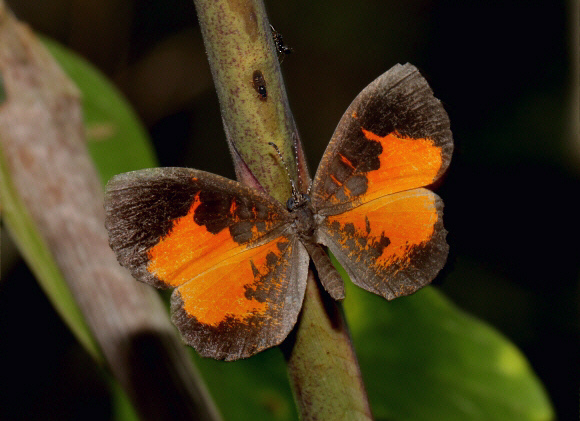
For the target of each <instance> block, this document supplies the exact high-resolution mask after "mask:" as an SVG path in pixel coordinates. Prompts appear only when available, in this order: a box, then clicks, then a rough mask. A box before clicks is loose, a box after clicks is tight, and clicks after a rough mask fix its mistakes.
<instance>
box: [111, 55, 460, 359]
mask: <svg viewBox="0 0 580 421" xmlns="http://www.w3.org/2000/svg"><path fill="white" fill-rule="evenodd" d="M452 151H453V141H452V135H451V131H450V128H449V119H448V116H447V113H446V112H445V110H444V108H443V106H442V104H441V103H440V101H439V100H437V99H436V98H435V97H434V96H433V92H432V90H431V88H430V87H429V85H428V84H427V82H426V81H425V79H424V78H423V77H422V76H421V75H420V73H419V71H418V70H417V69H416V68H415V67H413V66H412V65H410V64H406V65H396V66H394V67H393V68H391V69H390V70H389V71H387V72H386V73H384V74H383V75H381V76H380V77H378V78H377V79H376V80H375V81H373V82H372V83H371V84H370V85H368V86H367V87H366V88H365V89H364V90H363V91H362V92H361V93H360V94H359V95H358V96H357V97H356V98H355V100H354V101H353V102H352V104H351V105H350V106H349V108H348V109H347V111H346V112H345V114H344V116H343V117H342V119H341V120H340V123H339V124H338V127H337V129H336V131H335V133H334V135H333V136H332V139H331V141H330V143H329V145H328V147H327V149H326V151H325V153H324V155H323V157H322V160H321V162H320V165H319V167H318V170H317V172H316V176H315V177H314V179H313V181H312V184H311V186H310V187H309V189H308V191H307V192H300V191H297V190H296V189H294V192H293V195H292V197H291V198H290V199H289V200H288V203H287V204H286V206H284V205H283V204H282V203H280V202H279V201H277V200H275V199H274V198H272V197H270V196H269V195H268V194H266V193H263V192H261V191H258V190H255V189H252V188H249V187H247V186H244V185H242V184H240V183H238V182H235V181H232V180H229V179H226V178H224V177H220V176H218V175H214V174H210V173H207V172H204V171H199V170H195V169H188V168H154V169H146V170H140V171H134V172H130V173H125V174H120V175H117V176H115V177H114V178H112V179H111V180H110V181H109V183H108V184H107V187H106V193H105V210H106V220H105V225H106V228H107V230H108V232H109V243H110V245H111V247H112V249H113V250H114V252H115V253H116V255H117V259H118V261H119V262H120V264H121V265H122V266H124V267H126V268H128V269H129V270H130V271H131V273H132V275H133V276H134V277H135V278H136V279H137V280H139V281H142V282H145V283H148V284H150V285H153V286H155V287H158V288H174V291H173V294H172V296H171V311H172V320H173V322H174V324H175V325H176V326H177V327H178V329H179V330H180V332H181V334H182V336H183V338H184V340H185V342H186V343H187V344H189V345H191V346H192V347H194V348H195V349H196V350H197V351H198V353H200V354H201V355H202V356H205V357H213V358H216V359H225V360H236V359H239V358H246V357H249V356H251V355H253V354H255V353H257V352H259V351H262V350H264V349H266V348H269V347H271V346H274V345H278V344H280V343H281V342H282V341H283V340H284V339H285V338H286V336H287V335H288V333H289V332H290V331H291V330H292V328H293V326H294V324H295V323H296V320H297V317H298V314H299V312H300V309H301V306H302V301H303V298H304V292H305V288H306V278H307V274H308V268H309V262H310V259H312V260H313V262H314V266H315V268H316V270H317V272H318V273H319V277H320V280H321V283H322V285H323V286H324V288H325V289H326V291H327V292H328V293H329V294H330V295H331V296H332V297H333V298H334V299H337V300H340V299H342V298H344V285H343V281H342V279H341V278H340V275H339V274H338V273H337V272H336V271H335V270H334V269H333V267H332V264H331V262H330V260H329V257H328V255H327V252H326V250H325V247H327V248H328V249H329V250H330V251H331V252H332V253H333V254H334V256H335V257H336V259H337V260H338V261H339V262H340V264H341V265H342V266H343V267H344V269H345V270H346V272H347V274H348V275H349V276H350V279H351V280H352V282H354V283H355V284H356V285H358V286H359V287H361V288H364V289H365V290H367V291H370V292H372V293H375V294H378V295H381V296H383V297H385V298H386V299H388V300H391V299H393V298H396V297H399V296H403V295H408V294H411V293H413V292H415V291H417V290H418V289H419V288H421V287H423V286H424V285H426V284H428V283H429V282H431V281H432V280H433V278H434V277H435V276H436V275H437V273H438V272H439V270H440V269H441V268H442V266H443V265H444V263H445V261H446V259H447V254H448V245H447V243H446V234H447V231H446V230H445V228H444V227H443V220H442V218H443V203H442V201H441V199H440V198H439V197H438V196H437V195H436V194H435V193H433V192H432V191H431V190H428V189H426V188H425V186H429V185H431V184H433V183H434V182H435V181H436V180H437V179H438V178H439V177H440V176H441V175H442V174H443V172H444V171H445V170H446V168H447V167H448V165H449V161H450V159H451V154H452Z"/></svg>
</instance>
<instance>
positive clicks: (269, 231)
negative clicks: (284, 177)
mask: <svg viewBox="0 0 580 421" xmlns="http://www.w3.org/2000/svg"><path fill="white" fill-rule="evenodd" d="M105 209H106V221H105V223H106V227H107V229H108V231H109V238H110V244H111V247H112V248H113V250H114V251H115V252H116V254H117V257H118V259H119V262H120V263H121V264H122V265H123V266H125V267H127V268H129V269H130V270H131V272H132V274H133V276H135V277H136V278H137V279H138V280H140V281H143V282H147V283H150V284H152V285H154V286H157V287H171V288H177V289H176V291H175V292H174V295H173V299H172V308H173V311H174V320H175V322H176V324H177V326H178V327H179V328H180V330H181V332H182V334H183V336H184V338H186V340H187V341H188V343H190V344H191V345H192V346H194V347H195V348H196V349H198V351H200V353H201V354H202V355H205V356H211V357H214V358H226V359H237V358H242V357H247V356H250V355H252V354H253V353H255V352H258V351H259V350H261V349H264V348H266V347H269V346H272V345H275V344H278V343H280V342H281V341H282V340H283V339H284V337H285V336H286V335H287V334H288V332H289V331H290V329H291V328H292V326H293V325H294V323H295V322H296V318H297V317H298V312H299V311H300V307H301V304H302V297H303V295H304V288H305V283H306V273H307V269H308V256H307V253H306V251H305V249H304V247H303V246H302V245H301V244H300V243H299V242H298V240H297V239H296V236H295V233H294V232H293V231H292V229H291V227H290V222H291V220H290V219H289V214H288V212H287V211H286V210H285V209H284V207H283V206H282V205H281V204H279V203H278V202H277V201H275V200H274V199H272V198H270V197H269V196H267V195H265V194H261V193H259V192H257V191H255V190H253V189H250V188H248V187H245V186H242V185H241V184H239V183H237V182H234V181H231V180H228V179H225V178H223V177H219V176H216V175H213V174H209V173H205V172H202V171H196V170H191V169H185V168H157V169H150V170H142V171H135V172H132V173H127V174H122V175H119V176H117V177H115V178H113V179H112V180H111V181H110V182H109V184H108V185H107V191H106V196H105ZM258 322H259V323H258ZM234 331H235V332H236V335H237V339H235V340H234V339H232V338H233V337H232V338H230V339H227V338H228V337H230V336H231V335H232V334H233V332H234ZM192 332H197V333H196V334H193V333H192ZM227 332H230V334H228V333H227ZM199 338H203V340H201V339H199Z"/></svg>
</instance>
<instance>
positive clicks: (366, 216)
mask: <svg viewBox="0 0 580 421" xmlns="http://www.w3.org/2000/svg"><path fill="white" fill-rule="evenodd" d="M452 151H453V143H452V136H451V131H450V129H449V119H448V117H447V113H446V112H445V110H444V108H443V106H442V105H441V103H440V101H439V100H437V99H436V98H435V97H434V96H433V92H432V91H431V89H430V88H429V85H428V84H427V82H426V81H425V79H423V77H422V76H421V75H420V74H419V72H418V71H417V69H416V68H415V67H413V66H411V65H409V64H407V65H403V66H401V65H397V66H394V67H393V68H392V69H390V70H389V71H388V72H386V73H385V74H383V75H382V76H380V77H379V78H377V79H376V80H375V81H374V82H372V83H371V84H370V85H369V86H368V87H367V88H365V89H364V90H363V91H362V92H361V93H360V94H359V96H358V97H357V98H356V99H355V100H354V101H353V103H352V104H351V105H350V107H349V108H348V110H347V111H346V113H345V114H344V116H343V117H342V119H341V121H340V123H339V125H338V127H337V129H336V131H335V133H334V135H333V138H332V140H331V142H330V144H329V146H328V148H327V149H326V152H325V153H324V156H323V158H322V161H321V163H320V166H319V169H318V172H317V173H316V176H315V178H314V184H313V188H312V193H311V195H312V203H313V205H314V207H315V209H316V210H317V212H318V214H319V215H320V216H321V217H323V218H321V223H320V226H319V228H318V231H317V235H318V239H319V241H320V242H321V243H322V244H325V245H327V246H328V247H329V248H330V250H331V251H332V252H333V253H334V254H335V256H336V257H337V259H338V260H339V262H340V263H341V264H342V265H343V266H344V267H345V269H346V270H347V272H348V273H349V275H350V276H351V279H352V280H353V282H355V283H356V284H357V285H359V286H361V287H362V288H365V289H367V290H369V291H372V292H375V293H377V294H380V295H382V296H384V297H386V298H388V299H392V298H395V297H397V296H400V295H407V294H410V293H412V292H414V291H416V290H417V289H418V288H420V287H421V286H423V285H425V284H427V283H429V282H431V280H432V279H433V278H434V277H435V275H436V274H437V273H438V272H439V270H440V269H441V267H442V266H443V264H444V263H445V260H446V258H447V252H448V246H447V243H446V242H445V235H446V231H445V229H444V228H443V223H442V214H443V212H442V208H443V207H442V202H441V200H440V199H439V198H438V197H437V196H436V195H435V194H434V193H432V192H430V191H428V190H425V189H420V187H423V186H428V185H430V184H432V183H433V182H434V181H436V180H437V178H438V177H439V176H440V175H441V174H442V173H443V172H444V171H445V169H446V168H447V167H448V165H449V161H450V159H451V154H452Z"/></svg>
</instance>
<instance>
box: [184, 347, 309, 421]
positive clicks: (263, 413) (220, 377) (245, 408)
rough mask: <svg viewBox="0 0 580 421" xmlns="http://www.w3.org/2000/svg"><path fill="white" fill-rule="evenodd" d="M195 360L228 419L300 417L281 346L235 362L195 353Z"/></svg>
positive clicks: (284, 420)
mask: <svg viewBox="0 0 580 421" xmlns="http://www.w3.org/2000/svg"><path fill="white" fill-rule="evenodd" d="M193 354H194V352H193V351H192V355H193ZM195 363H196V365H197V367H198V368H199V370H200V371H201V373H202V375H203V378H204V380H205V382H206V383H207V386H208V388H209V390H210V392H211V395H212V397H213V398H214V400H215V402H216V404H217V406H218V408H219V409H220V412H221V413H222V415H223V418H224V420H226V421H241V420H272V421H293V420H296V419H298V414H297V413H296V406H295V404H294V401H293V399H292V391H291V390H290V384H289V382H288V374H287V371H286V363H285V361H284V358H283V356H282V353H281V352H280V350H279V349H278V348H272V349H269V350H267V351H264V352H262V353H260V354H257V355H254V356H253V357H251V358H248V359H245V360H238V361H233V362H224V361H216V360H212V359H210V358H201V357H199V356H197V355H195Z"/></svg>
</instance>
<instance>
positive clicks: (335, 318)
mask: <svg viewBox="0 0 580 421" xmlns="http://www.w3.org/2000/svg"><path fill="white" fill-rule="evenodd" d="M194 3H195V6H196V9H197V13H198V18H199V22H200V26H201V30H202V34H203V37H204V42H205V46H206V49H207V53H208V58H209V62H210V66H211V70H212V74H213V78H214V82H215V85H216V90H217V93H218V97H219V101H220V105H221V112H222V119H223V122H224V126H225V131H226V135H227V139H228V143H229V145H230V149H231V151H232V155H233V157H234V163H235V165H236V173H237V175H238V179H240V181H242V182H244V183H247V184H250V185H252V186H253V187H255V188H263V189H264V190H265V191H267V192H268V193H269V194H270V195H271V196H273V197H275V198H276V199H278V200H280V201H281V202H283V203H284V202H285V201H286V199H287V198H288V197H290V194H291V188H290V183H289V180H288V174H287V173H286V170H285V168H284V167H283V166H281V165H280V164H279V161H278V159H277V155H276V153H275V151H274V149H273V148H272V146H271V145H269V142H273V143H275V144H276V145H277V146H278V147H279V149H280V150H281V153H282V155H283V156H284V157H288V158H287V159H285V160H284V161H285V163H286V165H287V166H288V167H289V168H288V172H289V173H290V176H291V177H293V178H295V179H296V180H297V181H298V187H299V188H301V189H302V188H303V187H304V186H307V185H308V183H309V182H310V178H309V175H308V172H307V169H306V164H305V160H304V154H303V151H302V146H301V144H300V142H299V140H298V135H297V131H296V128H295V124H294V120H293V117H292V114H291V112H290V108H289V105H288V100H287V97H286V93H285V89H284V84H283V81H282V76H281V73H280V66H279V63H278V59H277V55H276V51H275V49H274V45H273V41H272V34H271V31H270V27H269V23H268V21H267V18H266V13H265V9H264V5H263V3H262V1H260V0H249V1H246V0H194ZM256 71H259V72H260V73H261V75H263V81H264V82H265V83H263V84H262V85H264V87H265V90H266V97H265V98H264V95H263V94H264V91H263V90H262V91H258V90H257V89H256V86H255V84H253V75H254V74H255V72H256ZM260 92H261V93H262V95H261V94H260ZM294 157H296V158H297V161H298V162H295V161H294V159H293V158H294ZM282 349H283V350H284V353H285V355H286V358H287V360H288V371H289V375H290V379H291V384H292V387H293V390H294V395H295V398H296V403H297V405H298V410H299V413H300V414H301V416H302V419H305V420H314V419H318V420H338V419H340V420H347V419H348V420H368V419H372V416H371V413H370V407H369V404H368V399H367V396H366V392H365V389H364V384H363V382H362V378H361V375H360V370H359V367H358V363H357V360H356V355H355V353H354V350H353V347H352V344H351V341H350V337H349V333H348V329H347V327H346V322H345V321H344V316H343V313H342V311H341V309H340V306H339V305H338V304H336V303H335V302H334V301H332V300H331V299H330V298H329V297H328V295H327V294H326V292H325V291H323V290H322V289H321V288H320V286H319V283H318V282H317V281H316V280H315V279H314V275H313V272H312V271H310V272H309V281H308V286H307V290H306V297H305V300H304V306H303V310H302V314H301V317H300V319H299V321H298V323H297V327H296V328H295V330H294V331H293V333H292V334H291V335H290V336H289V337H288V339H287V340H286V341H285V342H284V344H283V345H282Z"/></svg>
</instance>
